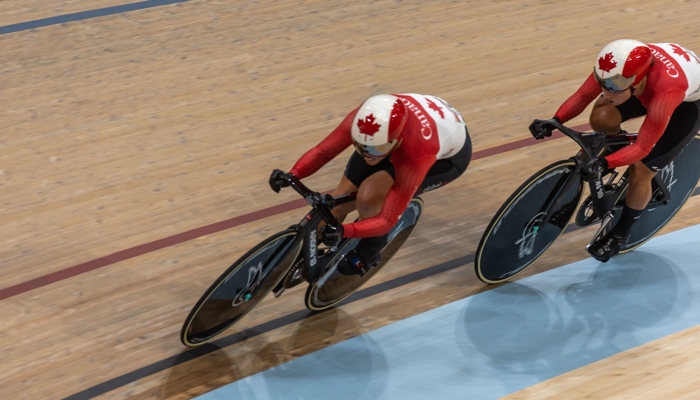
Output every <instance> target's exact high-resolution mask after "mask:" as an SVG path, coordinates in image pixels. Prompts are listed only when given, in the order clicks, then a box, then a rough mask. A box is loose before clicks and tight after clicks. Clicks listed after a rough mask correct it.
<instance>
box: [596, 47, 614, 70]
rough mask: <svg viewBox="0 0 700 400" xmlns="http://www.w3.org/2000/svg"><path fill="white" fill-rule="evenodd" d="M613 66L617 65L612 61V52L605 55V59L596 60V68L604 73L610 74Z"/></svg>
mask: <svg viewBox="0 0 700 400" xmlns="http://www.w3.org/2000/svg"><path fill="white" fill-rule="evenodd" d="M615 66H617V63H616V62H615V61H614V60H613V54H612V52H610V53H606V54H605V57H600V58H599V59H598V68H600V69H601V70H603V71H605V72H610V71H611V70H612V69H613V68H615Z"/></svg>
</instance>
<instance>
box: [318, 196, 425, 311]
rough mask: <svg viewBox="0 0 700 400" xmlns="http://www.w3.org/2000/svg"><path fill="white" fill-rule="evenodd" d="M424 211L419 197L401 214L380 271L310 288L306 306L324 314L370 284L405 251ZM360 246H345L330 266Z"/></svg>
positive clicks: (350, 243)
mask: <svg viewBox="0 0 700 400" xmlns="http://www.w3.org/2000/svg"><path fill="white" fill-rule="evenodd" d="M422 210H423V200H421V199H420V198H418V197H415V198H413V199H412V200H411V202H410V203H409V204H408V207H407V208H406V211H404V212H403V214H401V217H399V220H398V221H397V223H396V225H394V227H393V228H392V229H391V231H389V236H388V238H389V240H388V242H387V244H386V246H384V248H383V249H382V251H381V252H380V254H381V259H380V261H379V264H377V266H376V267H373V268H370V270H369V271H367V273H366V274H364V275H362V276H360V275H343V274H341V273H340V272H338V271H335V272H333V274H332V275H331V276H330V277H329V278H328V280H326V281H325V282H324V283H323V284H322V285H321V286H319V285H318V283H317V282H314V283H313V284H310V285H309V287H308V289H307V290H306V297H305V304H306V307H307V308H308V309H309V310H311V311H322V310H326V309H328V308H331V307H333V306H334V305H336V304H338V303H339V302H341V301H343V299H345V298H346V297H348V296H349V295H351V294H352V293H353V292H354V291H356V290H357V289H359V288H360V287H361V286H362V285H363V284H364V283H365V282H367V281H368V280H369V279H370V278H372V276H374V274H376V273H377V272H378V271H379V270H380V269H381V268H382V267H383V266H384V265H385V264H386V263H387V262H389V260H390V259H391V257H392V256H393V255H394V254H395V253H396V252H397V251H398V250H399V248H401V246H402V245H403V244H404V242H405V241H406V239H408V236H409V235H410V234H411V232H412V231H413V228H414V227H415V226H416V223H418V219H419V217H420V215H421V212H422ZM358 243H359V239H351V240H348V241H346V242H345V244H344V246H342V247H341V248H340V250H339V251H338V252H337V253H336V254H335V255H334V256H333V257H332V258H331V260H330V261H329V263H328V265H333V264H334V263H337V262H339V261H340V259H341V257H343V256H344V255H345V254H346V253H348V252H349V251H350V250H352V249H354V248H355V247H356V246H357V244H358Z"/></svg>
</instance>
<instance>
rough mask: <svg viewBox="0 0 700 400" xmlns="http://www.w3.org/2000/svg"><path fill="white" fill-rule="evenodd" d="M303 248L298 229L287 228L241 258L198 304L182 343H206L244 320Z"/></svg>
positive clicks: (185, 327) (188, 318) (188, 322)
mask: <svg viewBox="0 0 700 400" xmlns="http://www.w3.org/2000/svg"><path fill="white" fill-rule="evenodd" d="M300 251H301V244H300V238H299V233H298V231H297V230H296V229H287V230H284V231H281V232H278V233H277V234H275V235H272V236H270V237H269V238H267V239H265V240H263V241H262V242H260V243H259V244H258V245H257V246H255V247H254V248H253V249H251V250H250V251H248V252H247V253H246V254H245V255H243V257H241V258H239V259H238V260H237V261H236V262H235V263H233V265H231V266H230V267H229V268H228V269H227V270H226V271H225V272H224V273H223V274H221V276H219V278H217V279H216V281H214V283H213V284H212V285H211V286H210V287H209V288H208V289H207V290H206V291H205V292H204V294H203V295H202V297H201V298H200V299H199V300H198V301H197V303H196V304H195V305H194V307H193V308H192V310H191V311H190V313H189V315H188V316H187V318H186V319H185V322H184V324H183V325H182V330H181V332H180V340H181V341H182V343H183V344H184V345H185V346H188V347H194V346H199V345H202V344H204V343H206V342H207V341H209V340H211V339H212V338H214V337H215V336H217V335H218V334H220V333H221V332H223V331H224V330H226V329H227V328H229V327H230V326H231V325H232V324H234V323H235V322H236V321H238V320H239V319H241V318H242V317H243V316H244V315H245V314H246V313H247V312H248V311H250V310H251V309H253V307H254V306H255V305H256V304H257V303H258V302H259V301H260V300H262V299H263V297H265V295H267V294H268V293H269V292H270V291H271V290H272V288H274V287H275V286H276V285H277V284H278V283H279V282H280V281H281V280H282V279H283V278H284V277H285V275H286V273H287V271H288V270H289V269H290V268H291V266H292V263H293V262H294V260H295V259H296V257H297V255H298V254H299V252H300Z"/></svg>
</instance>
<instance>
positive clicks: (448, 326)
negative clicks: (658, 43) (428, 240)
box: [197, 225, 700, 400]
mask: <svg viewBox="0 0 700 400" xmlns="http://www.w3.org/2000/svg"><path fill="white" fill-rule="evenodd" d="M699 249H700V225H697V226H694V227H690V228H686V229H683V230H681V231H677V232H673V233H671V234H668V235H665V236H661V237H658V238H655V239H652V240H651V241H650V242H649V243H647V244H645V245H644V246H642V247H640V248H639V249H637V250H635V251H633V252H631V253H628V254H624V255H619V256H617V257H615V258H613V259H612V260H610V261H609V262H608V263H605V264H602V263H599V262H597V261H595V260H593V259H587V260H583V261H580V262H576V263H573V264H569V265H566V266H563V267H560V268H557V269H554V270H551V271H548V272H545V273H542V274H539V275H536V276H532V277H529V278H526V279H522V280H520V281H517V282H512V283H509V284H507V285H504V286H501V287H499V288H495V289H492V290H489V291H487V292H484V293H480V294H478V295H475V296H471V297H468V298H466V299H463V300H459V301H456V302H454V303H450V304H448V305H445V306H443V307H440V308H437V309H435V310H431V311H428V312H425V313H423V314H419V315H416V316H414V317H411V318H408V319H406V320H403V321H399V322H396V323H394V324H391V325H388V326H385V327H383V328H381V329H378V330H376V331H372V332H370V333H367V334H364V335H361V336H358V337H355V338H352V339H349V340H346V341H344V342H341V343H338V344H335V345H333V346H330V347H328V348H325V349H323V350H320V351H317V352H315V353H312V354H309V355H307V356H304V357H301V358H298V359H296V360H293V361H290V362H288V363H285V364H282V365H279V366H277V367H274V368H271V369H269V370H267V371H264V372H261V373H259V374H256V375H253V376H250V377H247V378H245V379H242V380H240V381H237V382H234V383H231V384H229V385H227V386H224V387H222V388H219V389H217V390H215V391H212V392H210V393H207V394H205V395H203V396H200V397H198V398H197V399H198V400H214V399H260V400H263V399H274V400H278V399H352V400H359V399H372V400H374V399H436V400H437V399H441V400H442V399H498V398H500V397H502V396H505V395H507V394H510V393H513V392H516V391H518V390H521V389H524V388H526V387H529V386H532V385H534V384H536V383H539V382H542V381H544V380H547V379H550V378H552V377H555V376H558V375H561V374H563V373H565V372H568V371H570V370H573V369H575V368H578V367H581V366H584V365H587V364H590V363H592V362H595V361H598V360H601V359H604V358H606V357H609V356H611V355H614V354H617V353H619V352H622V351H625V350H628V349H631V348H634V347H637V346H639V345H642V344H644V343H647V342H650V341H652V340H655V339H658V338H661V337H664V336H667V335H669V334H672V333H675V332H678V331H681V330H684V329H686V328H690V327H693V326H695V325H697V324H698V323H700V265H699V264H700V263H699V262H698V257H699V256H700V251H699ZM465 273H471V271H470V270H468V269H467V270H465Z"/></svg>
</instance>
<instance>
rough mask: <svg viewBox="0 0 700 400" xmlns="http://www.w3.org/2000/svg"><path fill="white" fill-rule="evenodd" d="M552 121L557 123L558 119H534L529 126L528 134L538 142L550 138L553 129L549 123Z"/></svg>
mask: <svg viewBox="0 0 700 400" xmlns="http://www.w3.org/2000/svg"><path fill="white" fill-rule="evenodd" d="M553 121H556V122H559V119H558V118H557V117H554V118H552V119H545V120H542V119H536V120H534V121H532V123H531V124H530V133H532V136H534V137H535V139H538V140H539V139H544V138H546V137H550V136H552V131H553V130H554V128H553V127H552V126H551V122H553Z"/></svg>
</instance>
